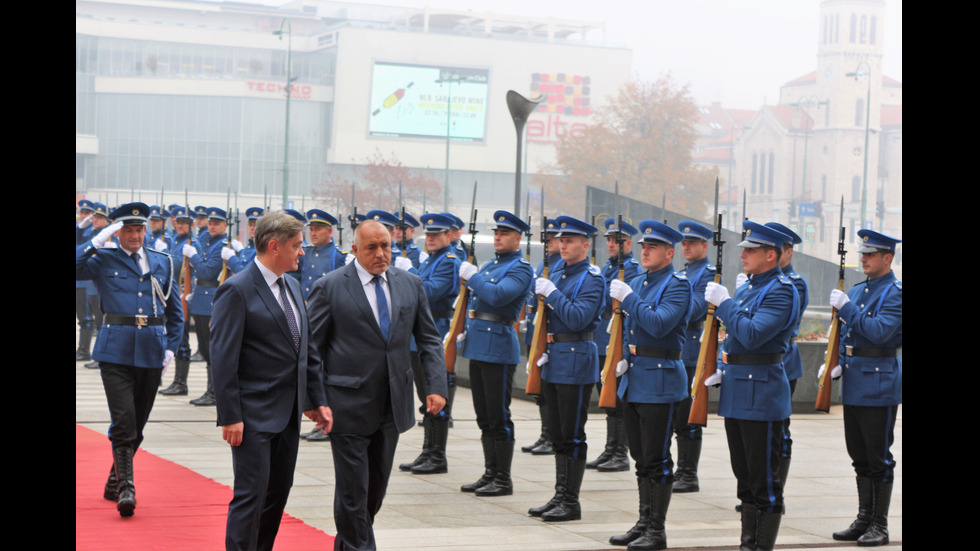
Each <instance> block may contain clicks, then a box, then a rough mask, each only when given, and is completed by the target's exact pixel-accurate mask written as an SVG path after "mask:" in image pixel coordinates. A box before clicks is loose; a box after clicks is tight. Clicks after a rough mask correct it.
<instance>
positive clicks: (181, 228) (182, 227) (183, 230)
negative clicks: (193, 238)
mask: <svg viewBox="0 0 980 551" xmlns="http://www.w3.org/2000/svg"><path fill="white" fill-rule="evenodd" d="M174 228H176V229H177V235H187V234H188V233H190V232H191V223H190V222H188V221H187V219H184V218H181V219H179V220H177V221H176V222H174Z"/></svg>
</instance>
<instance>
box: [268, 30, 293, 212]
mask: <svg viewBox="0 0 980 551" xmlns="http://www.w3.org/2000/svg"><path fill="white" fill-rule="evenodd" d="M283 27H286V31H285V33H286V34H287V35H288V38H287V40H286V145H285V148H284V150H283V154H282V208H286V205H287V203H288V201H289V98H290V96H291V91H292V90H291V89H292V86H293V80H294V79H293V78H292V74H291V71H292V67H293V66H292V56H293V25H292V24H291V23H290V22H289V20H288V19H285V18H283V20H282V23H280V24H279V30H277V31H272V34H274V35H277V36H279V40H282V35H283Z"/></svg>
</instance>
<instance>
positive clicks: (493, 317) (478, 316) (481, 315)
mask: <svg viewBox="0 0 980 551" xmlns="http://www.w3.org/2000/svg"><path fill="white" fill-rule="evenodd" d="M469 312H470V319H472V320H483V321H492V322H494V323H502V324H504V325H514V324H515V323H517V320H512V319H507V318H505V317H503V316H498V315H497V314H491V313H490V312H479V311H477V310H470V311H469Z"/></svg>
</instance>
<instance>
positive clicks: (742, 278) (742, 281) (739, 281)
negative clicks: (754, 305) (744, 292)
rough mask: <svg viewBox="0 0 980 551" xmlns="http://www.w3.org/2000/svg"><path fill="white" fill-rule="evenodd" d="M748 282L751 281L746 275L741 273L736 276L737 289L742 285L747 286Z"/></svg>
mask: <svg viewBox="0 0 980 551" xmlns="http://www.w3.org/2000/svg"><path fill="white" fill-rule="evenodd" d="M748 280H749V276H747V275H745V274H744V273H742V272H739V274H738V275H737V276H735V288H736V289H738V288H739V287H741V286H742V285H745V283H746V282H747V281H748Z"/></svg>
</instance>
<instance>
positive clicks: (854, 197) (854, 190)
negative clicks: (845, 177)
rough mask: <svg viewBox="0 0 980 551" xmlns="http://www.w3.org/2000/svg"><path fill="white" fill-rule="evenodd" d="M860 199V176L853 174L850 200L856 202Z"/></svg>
mask: <svg viewBox="0 0 980 551" xmlns="http://www.w3.org/2000/svg"><path fill="white" fill-rule="evenodd" d="M860 200H861V177H860V176H855V177H853V178H851V201H853V202H857V201H860Z"/></svg>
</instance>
